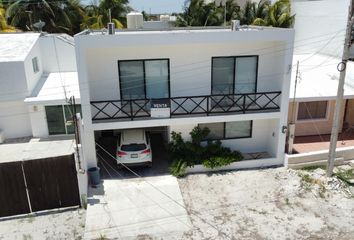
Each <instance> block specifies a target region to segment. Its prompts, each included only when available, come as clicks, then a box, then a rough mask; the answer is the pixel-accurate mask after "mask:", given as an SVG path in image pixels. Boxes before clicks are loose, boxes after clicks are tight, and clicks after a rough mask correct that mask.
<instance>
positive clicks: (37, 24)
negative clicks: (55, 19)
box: [33, 20, 45, 32]
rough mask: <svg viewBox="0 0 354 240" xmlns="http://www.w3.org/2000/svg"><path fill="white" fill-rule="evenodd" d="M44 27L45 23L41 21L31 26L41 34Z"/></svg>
mask: <svg viewBox="0 0 354 240" xmlns="http://www.w3.org/2000/svg"><path fill="white" fill-rule="evenodd" d="M44 26H45V22H42V21H41V20H39V22H36V23H34V24H33V27H34V28H35V29H37V30H38V31H39V32H42V29H43V27H44Z"/></svg>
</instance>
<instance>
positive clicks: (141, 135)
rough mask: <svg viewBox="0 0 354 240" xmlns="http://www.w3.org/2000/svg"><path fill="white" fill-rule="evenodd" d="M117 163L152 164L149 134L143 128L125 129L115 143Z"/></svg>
mask: <svg viewBox="0 0 354 240" xmlns="http://www.w3.org/2000/svg"><path fill="white" fill-rule="evenodd" d="M117 163H118V165H121V164H124V165H148V166H150V167H151V166H152V153H151V147H150V139H149V134H148V133H147V132H146V131H145V130H143V129H134V130H125V131H123V132H122V133H121V135H120V138H119V139H118V143H117Z"/></svg>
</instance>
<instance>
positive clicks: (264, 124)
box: [170, 119, 278, 157]
mask: <svg viewBox="0 0 354 240" xmlns="http://www.w3.org/2000/svg"><path fill="white" fill-rule="evenodd" d="M277 123H278V119H262V120H254V121H253V126H252V137H250V138H238V139H225V140H221V142H222V144H223V146H225V147H228V148H230V149H232V150H238V151H241V152H242V153H255V152H268V153H269V154H270V155H271V156H272V157H276V156H277V142H278V137H277V135H276V132H277V127H278V125H277ZM196 126H198V124H184V125H171V126H170V133H171V132H172V131H175V132H177V133H178V132H179V133H181V135H182V137H183V139H185V140H186V141H190V140H191V138H190V135H189V133H190V132H191V131H192V129H193V128H194V127H196ZM273 133H274V136H273Z"/></svg>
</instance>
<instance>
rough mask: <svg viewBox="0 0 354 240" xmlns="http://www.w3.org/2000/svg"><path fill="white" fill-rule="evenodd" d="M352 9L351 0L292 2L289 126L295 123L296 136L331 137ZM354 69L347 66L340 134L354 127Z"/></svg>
mask: <svg viewBox="0 0 354 240" xmlns="http://www.w3.org/2000/svg"><path fill="white" fill-rule="evenodd" d="M348 7H349V0H340V1H338V0H319V1H307V0H293V1H292V11H293V12H292V13H293V14H296V17H295V26H294V28H295V44H294V58H293V64H294V65H293V72H292V84H291V91H290V96H289V102H290V106H289V123H295V134H294V135H295V136H308V135H320V134H330V133H331V128H332V119H333V114H334V107H335V98H336V95H337V86H338V79H339V72H338V70H337V65H338V63H340V62H341V57H342V52H343V44H344V37H345V29H346V23H347V14H348V13H347V12H348ZM297 61H299V72H298V78H297V84H296V87H295V83H296V62H297ZM353 65H354V64H353V62H349V63H348V65H347V76H346V80H345V86H344V89H345V96H344V98H345V101H344V102H343V107H342V112H341V123H340V131H342V127H344V128H348V127H351V126H352V125H353V124H354V111H353V106H354V102H353V100H352V99H353V98H354V88H353V87H354V77H353V74H352V71H353V67H354V66H353ZM295 89H296V92H295ZM294 94H295V96H294ZM294 97H295V99H294Z"/></svg>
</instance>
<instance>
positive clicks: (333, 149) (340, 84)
mask: <svg viewBox="0 0 354 240" xmlns="http://www.w3.org/2000/svg"><path fill="white" fill-rule="evenodd" d="M353 6H354V0H351V1H350V6H349V11H348V22H347V30H346V33H345V41H344V48H343V56H342V62H340V63H339V64H338V66H337V69H338V71H339V72H340V75H339V81H338V90H337V98H336V107H335V112H334V116H333V125H332V132H331V143H330V146H329V154H328V163H327V177H331V176H332V174H333V168H334V161H335V158H336V147H337V139H338V130H339V129H338V127H339V120H340V117H339V115H340V111H341V108H342V102H343V95H344V82H345V74H346V65H347V62H348V59H349V51H350V50H349V48H350V46H351V34H352V27H353V23H354V18H353Z"/></svg>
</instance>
